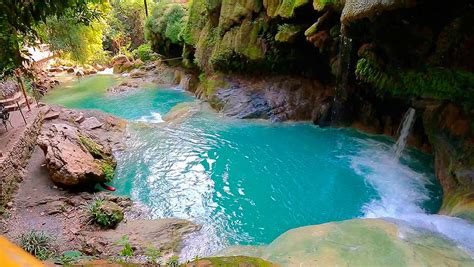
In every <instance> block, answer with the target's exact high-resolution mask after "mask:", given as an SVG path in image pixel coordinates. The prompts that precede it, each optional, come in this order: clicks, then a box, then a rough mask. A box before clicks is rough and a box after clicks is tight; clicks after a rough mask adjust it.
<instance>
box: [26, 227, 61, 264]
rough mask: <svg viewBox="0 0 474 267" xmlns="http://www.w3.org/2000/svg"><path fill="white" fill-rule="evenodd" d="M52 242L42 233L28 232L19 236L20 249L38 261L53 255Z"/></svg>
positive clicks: (49, 237) (51, 239) (50, 238)
mask: <svg viewBox="0 0 474 267" xmlns="http://www.w3.org/2000/svg"><path fill="white" fill-rule="evenodd" d="M53 241H54V239H53V238H52V237H51V236H49V235H48V234H46V233H44V232H38V231H30V232H27V233H24V234H22V235H21V236H20V247H21V248H22V249H24V250H25V251H26V252H28V253H30V254H31V255H33V256H35V257H36V258H38V259H39V260H47V259H49V258H51V257H52V256H53V255H54V249H53Z"/></svg>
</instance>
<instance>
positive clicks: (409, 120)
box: [393, 108, 415, 158]
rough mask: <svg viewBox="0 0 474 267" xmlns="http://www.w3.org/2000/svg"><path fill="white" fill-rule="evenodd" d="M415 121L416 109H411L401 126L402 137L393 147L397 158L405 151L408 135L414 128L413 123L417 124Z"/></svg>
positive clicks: (400, 136)
mask: <svg viewBox="0 0 474 267" xmlns="http://www.w3.org/2000/svg"><path fill="white" fill-rule="evenodd" d="M414 119H415V109H414V108H409V109H408V111H407V113H405V116H404V118H403V120H402V124H400V129H399V133H400V135H399V137H398V140H397V143H395V145H394V146H393V150H394V152H395V155H396V157H397V158H400V156H401V154H402V152H403V150H404V149H405V146H406V144H407V138H408V135H409V134H410V130H411V128H412V127H413V123H415V121H414Z"/></svg>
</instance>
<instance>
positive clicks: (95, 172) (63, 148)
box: [38, 124, 116, 187]
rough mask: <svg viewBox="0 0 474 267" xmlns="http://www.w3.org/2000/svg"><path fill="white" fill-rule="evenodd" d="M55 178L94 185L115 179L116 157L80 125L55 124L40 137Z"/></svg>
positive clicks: (71, 183)
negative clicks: (81, 128)
mask: <svg viewBox="0 0 474 267" xmlns="http://www.w3.org/2000/svg"><path fill="white" fill-rule="evenodd" d="M38 144H39V146H40V147H41V148H42V150H43V152H44V154H45V156H46V166H47V168H48V170H49V173H50V176H51V179H52V180H53V181H54V182H55V183H57V184H59V185H62V186H68V187H72V186H94V185H95V184H96V183H98V182H107V181H110V180H112V179H113V176H114V175H113V173H114V168H115V166H116V163H115V159H114V157H113V156H112V153H111V149H110V148H108V147H107V146H104V145H100V144H98V143H97V142H95V141H94V140H92V139H91V138H89V137H87V135H86V134H84V133H83V132H81V130H79V129H78V128H75V127H73V126H70V125H67V124H52V125H51V126H50V127H49V128H48V129H47V130H46V131H44V132H43V133H42V134H41V135H40V137H39V138H38Z"/></svg>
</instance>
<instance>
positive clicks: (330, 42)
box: [147, 0, 474, 217]
mask: <svg viewBox="0 0 474 267" xmlns="http://www.w3.org/2000/svg"><path fill="white" fill-rule="evenodd" d="M472 25H474V5H472V3H471V2H470V1H468V0H459V1H453V2H452V3H446V1H441V0H432V1H421V0H418V1H416V0H369V1H360V0H234V1H231V0H193V1H190V2H188V3H173V2H166V1H161V2H160V4H159V5H158V7H157V8H155V10H154V11H153V16H151V17H150V18H149V21H148V22H147V32H149V36H148V38H149V40H150V41H151V42H152V44H154V45H153V47H154V49H155V50H157V51H158V52H160V53H162V54H164V55H165V56H170V57H171V56H180V55H182V56H183V64H184V65H185V66H187V67H189V68H194V69H197V70H198V71H200V72H201V73H202V74H201V76H200V81H201V83H200V86H199V89H198V90H197V94H199V95H200V96H201V97H204V98H207V99H209V101H210V102H211V104H212V105H213V106H214V107H216V108H218V109H222V110H223V111H224V112H226V113H227V114H230V115H233V116H237V117H242V118H255V117H259V118H268V119H272V120H285V119H292V120H301V119H305V120H307V119H312V120H313V121H314V122H315V123H316V124H319V125H326V124H330V123H333V122H334V121H332V120H331V114H332V113H333V112H332V110H333V109H334V105H333V101H332V100H333V99H334V95H337V94H336V93H335V92H334V90H332V88H335V87H336V86H335V85H336V82H337V80H338V77H342V76H341V74H342V73H343V72H344V74H345V76H344V77H347V78H348V79H347V80H348V82H347V84H345V85H344V86H342V90H345V94H344V95H346V96H348V97H345V99H344V100H343V103H342V107H343V109H345V112H344V113H345V114H347V116H342V117H341V118H342V119H341V120H340V121H339V123H340V124H341V123H342V124H344V125H352V126H356V127H358V128H362V129H364V130H368V131H371V132H374V133H383V134H387V135H390V136H395V135H396V134H397V128H398V125H399V123H400V119H401V118H402V117H403V113H404V112H405V111H406V110H407V108H408V107H409V106H414V107H415V108H416V109H417V111H418V112H417V114H418V117H417V121H416V123H415V129H414V134H413V135H412V136H411V138H410V141H411V142H410V144H412V145H415V146H417V147H421V148H423V149H424V150H426V151H432V152H433V153H434V154H435V158H436V172H437V176H438V178H439V179H440V181H441V183H442V184H443V188H444V189H445V201H444V205H443V210H442V212H444V213H447V214H457V215H461V216H464V217H469V216H471V215H466V214H467V213H466V212H464V211H465V210H466V209H468V210H474V209H473V208H472V205H471V204H469V205H468V204H466V203H472V202H471V199H472V198H473V197H472V192H473V188H474V186H473V185H474V164H472V162H473V161H474V159H473V157H474V156H473V155H474V148H473V146H472V142H473V141H472V140H473V134H474V123H473V121H474V74H473V72H474V27H472ZM342 39H345V40H351V41H349V42H341V40H342ZM341 48H342V49H341ZM340 51H346V52H347V53H348V54H347V55H345V57H341V56H340ZM340 58H344V60H347V61H348V62H343V61H344V60H340ZM341 63H344V64H341ZM275 77H276V78H275ZM286 77H288V78H286ZM294 79H299V80H300V81H301V82H299V83H298V82H294ZM282 80H284V81H286V80H287V81H288V82H281V81H282ZM339 80H340V79H339ZM313 81H317V83H314V82H313ZM298 84H299V85H298ZM295 99H296V100H295ZM242 101H243V102H245V103H250V104H248V105H239V103H242ZM256 106H258V107H259V108H258V109H255V108H254V107H256ZM434 107H436V108H434ZM337 108H338V109H339V107H337ZM453 110H456V111H453ZM422 114H425V115H422ZM433 114H438V115H437V116H434V115H433ZM443 114H444V115H443ZM446 114H449V116H448V115H446ZM453 114H454V115H453ZM428 115H431V116H428ZM459 131H461V132H462V134H461V135H459V134H458V133H459ZM461 204H462V205H461ZM466 207H469V208H466Z"/></svg>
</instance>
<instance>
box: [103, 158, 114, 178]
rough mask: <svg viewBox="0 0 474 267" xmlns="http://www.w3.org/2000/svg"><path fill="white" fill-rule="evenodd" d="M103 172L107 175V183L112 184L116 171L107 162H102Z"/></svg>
mask: <svg viewBox="0 0 474 267" xmlns="http://www.w3.org/2000/svg"><path fill="white" fill-rule="evenodd" d="M102 172H103V173H104V175H105V180H106V182H111V181H112V180H113V179H114V176H115V170H114V167H113V166H112V165H110V163H108V162H107V161H104V162H102Z"/></svg>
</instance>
